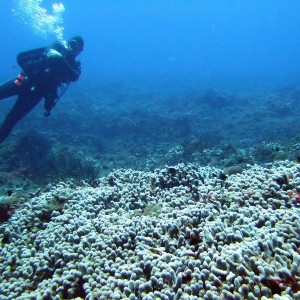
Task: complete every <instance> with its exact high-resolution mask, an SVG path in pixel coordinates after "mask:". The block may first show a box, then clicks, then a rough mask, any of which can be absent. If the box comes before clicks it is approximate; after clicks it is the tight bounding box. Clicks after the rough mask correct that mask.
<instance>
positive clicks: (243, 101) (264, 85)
mask: <svg viewBox="0 0 300 300" xmlns="http://www.w3.org/2000/svg"><path fill="white" fill-rule="evenodd" d="M21 2H22V1H21ZM37 2H38V1H36V3H37ZM18 3H20V2H19V1H8V0H7V1H5V0H2V1H1V6H0V14H1V19H0V25H1V29H2V30H1V33H0V36H1V45H2V49H1V53H0V56H1V59H0V61H1V68H0V80H1V81H5V80H6V79H8V78H10V77H12V76H15V75H16V74H17V73H18V71H19V67H18V66H17V63H16V55H17V54H18V53H19V52H21V51H25V50H29V49H34V48H36V47H41V46H46V45H51V43H53V42H54V41H55V40H56V36H55V34H53V32H48V34H46V35H45V36H41V35H40V34H38V33H37V32H36V30H35V28H34V27H33V26H32V24H30V22H26V20H21V17H20V16H16V15H15V14H14V13H13V11H14V10H15V9H16V8H17V7H18ZM25 3H26V2H25ZM38 5H40V6H41V7H43V8H46V9H47V10H48V15H49V14H51V10H52V8H51V5H52V1H41V3H38ZM63 5H64V7H65V12H64V13H63V15H62V17H63V26H64V31H63V34H64V38H65V39H66V40H67V39H69V38H70V37H72V36H73V35H78V34H79V35H81V36H83V37H84V39H85V48H84V52H83V53H82V54H81V55H80V56H79V60H80V61H81V63H82V75H81V78H80V80H79V81H78V82H76V83H74V84H72V85H71V86H70V88H69V90H68V91H67V93H66V94H65V95H64V97H63V98H62V99H61V100H60V102H59V104H58V105H57V106H56V107H55V109H54V110H53V113H52V116H51V117H50V118H47V119H45V118H44V117H43V107H42V104H41V105H40V106H39V107H37V108H35V109H34V111H32V112H31V113H30V114H29V115H28V116H26V118H24V119H23V120H22V121H21V122H20V123H19V124H18V125H17V126H16V128H15V129H14V132H13V134H12V135H11V136H10V138H9V140H8V142H12V143H13V142H15V141H18V139H20V137H22V135H23V134H26V131H27V130H33V131H34V132H35V133H37V134H38V135H40V136H41V137H42V139H46V140H47V143H45V144H48V142H49V143H50V144H51V145H52V150H51V151H53V147H54V148H55V147H56V148H57V149H61V147H76V149H77V150H78V151H85V153H88V155H91V156H92V157H93V158H95V159H96V160H98V161H100V162H101V164H102V165H103V164H104V165H106V163H107V162H110V163H111V162H112V161H122V164H117V163H116V164H114V163H111V165H110V167H120V166H121V167H130V166H131V163H132V160H134V159H135V158H137V157H138V158H141V157H143V158H145V159H151V158H153V157H155V155H156V154H157V155H163V157H165V156H164V155H165V154H166V153H168V151H169V150H170V149H171V148H173V147H176V146H178V145H179V146H181V147H186V145H189V146H188V149H185V151H184V160H185V161H189V160H190V159H192V158H194V156H195V155H194V154H195V153H198V154H199V151H200V152H201V151H203V149H206V148H210V147H220V145H224V144H228V143H233V144H234V145H236V146H239V147H243V146H245V147H246V146H247V147H250V146H252V145H254V144H255V143H264V142H282V141H284V139H288V140H292V139H294V138H295V139H297V137H298V133H297V128H299V120H298V119H299V118H298V116H299V112H300V106H299V101H300V93H299V86H300V55H299V53H300V18H299V11H300V2H299V1H298V0H289V1H283V0H263V1H254V0H245V1H238V0H230V1H223V0H222V1H221V0H219V1H217V0H214V1H208V0H207V1H204V0H197V1H194V0H188V1H179V0H174V1H158V0H154V1H146V0H145V1H141V0H140V1H137V0H131V1H116V0H115V1H92V0H86V1H77V2H75V1H71V0H65V1H63ZM24 9H25V8H24ZM12 104H13V99H11V100H7V101H2V102H1V103H0V108H1V109H0V118H4V116H5V114H6V113H8V111H9V109H10V107H11V106H12ZM296 142H298V140H296ZM43 144H44V143H43ZM6 145H9V144H6ZM285 147H289V146H288V145H285ZM273 148H274V147H273ZM273 148H272V149H273ZM267 150H268V149H267ZM12 151H14V150H12ZM58 152H59V151H58ZM263 153H264V152H263ZM86 155H87V154H86ZM103 155H106V156H105V159H104V157H103ZM114 155H115V156H114ZM251 155H252V154H251ZM246 156H247V155H246ZM201 157H202V156H201ZM248 157H250V154H249V155H248ZM283 157H286V156H283ZM131 158H133V159H131ZM271 158H274V156H272V155H271ZM130 159H131V162H130ZM181 159H183V157H181ZM199 159H200V158H199ZM103 160H105V162H103ZM218 160H219V158H218V159H217V161H216V162H218ZM179 161H180V160H177V156H176V155H175V158H174V157H173V158H172V159H171V160H170V161H164V162H172V163H176V162H179ZM242 161H244V162H245V160H242ZM144 162H145V161H144ZM200 162H201V163H202V162H203V161H202V160H201V159H200ZM39 163H40V162H39ZM228 164H230V163H228ZM139 167H141V165H140V166H139ZM105 169H106V166H105ZM108 169H109V168H108Z"/></svg>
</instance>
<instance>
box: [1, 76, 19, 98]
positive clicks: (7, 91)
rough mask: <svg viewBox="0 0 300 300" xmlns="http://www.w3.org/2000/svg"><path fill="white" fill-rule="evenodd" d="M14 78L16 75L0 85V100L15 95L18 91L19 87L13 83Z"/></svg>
mask: <svg viewBox="0 0 300 300" xmlns="http://www.w3.org/2000/svg"><path fill="white" fill-rule="evenodd" d="M16 79H17V77H16V78H13V79H10V80H8V81H6V82H4V83H3V84H1V85H0V100H2V99H4V98H8V97H11V96H15V95H17V94H18V93H19V91H20V88H21V87H20V86H17V85H16V84H15V81H16Z"/></svg>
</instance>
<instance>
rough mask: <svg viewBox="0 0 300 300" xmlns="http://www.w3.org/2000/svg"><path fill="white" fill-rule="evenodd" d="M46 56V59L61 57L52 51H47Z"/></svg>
mask: <svg viewBox="0 0 300 300" xmlns="http://www.w3.org/2000/svg"><path fill="white" fill-rule="evenodd" d="M46 55H47V57H48V58H55V57H62V55H61V54H60V53H59V52H58V51H56V50H54V49H49V50H48V52H47V54H46Z"/></svg>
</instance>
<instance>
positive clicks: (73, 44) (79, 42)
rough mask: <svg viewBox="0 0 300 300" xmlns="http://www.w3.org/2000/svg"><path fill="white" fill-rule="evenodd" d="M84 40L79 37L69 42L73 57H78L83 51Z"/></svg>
mask: <svg viewBox="0 0 300 300" xmlns="http://www.w3.org/2000/svg"><path fill="white" fill-rule="evenodd" d="M83 46H84V40H83V38H82V37H81V36H79V35H77V36H74V37H72V38H71V39H70V40H68V48H69V51H70V53H71V54H72V55H74V57H75V56H77V55H78V54H80V52H81V51H83Z"/></svg>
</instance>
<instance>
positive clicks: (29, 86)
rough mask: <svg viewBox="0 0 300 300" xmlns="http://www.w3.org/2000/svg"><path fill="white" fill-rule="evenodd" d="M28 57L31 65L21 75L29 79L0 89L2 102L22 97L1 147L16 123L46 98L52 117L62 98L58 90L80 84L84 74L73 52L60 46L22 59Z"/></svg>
mask: <svg viewBox="0 0 300 300" xmlns="http://www.w3.org/2000/svg"><path fill="white" fill-rule="evenodd" d="M50 49H54V50H56V51H57V52H59V53H60V54H61V56H60V55H52V56H48V55H47V53H48V51H49V50H50ZM27 53H29V55H28V56H27V57H26V55H25V59H23V62H26V63H29V64H28V65H26V63H24V65H25V67H24V68H23V69H24V70H23V72H21V73H20V74H24V75H25V76H24V75H19V77H16V78H13V79H11V80H9V81H7V82H5V83H4V84H2V85H0V100H2V99H4V98H7V97H11V96H15V95H17V96H18V98H17V100H16V103H15V104H14V106H13V108H12V109H11V111H10V112H9V113H8V115H7V116H6V118H5V120H4V122H3V123H2V125H1V127H0V143H1V142H3V141H4V140H5V139H6V138H7V137H8V135H9V133H10V132H11V130H12V129H13V127H14V126H15V125H16V123H17V122H18V121H19V120H20V119H22V118H23V117H24V116H25V115H26V114H28V113H29V112H30V111H31V110H32V109H33V108H34V107H35V106H36V105H37V104H38V103H39V102H40V101H41V100H42V98H45V104H44V107H45V110H46V113H45V116H48V115H50V111H51V109H52V108H53V107H54V106H55V103H56V100H57V98H58V94H57V89H58V87H59V86H61V85H62V84H63V83H70V82H71V81H76V80H77V79H78V78H79V76H80V73H81V67H80V62H78V61H76V60H75V56H74V55H73V54H72V52H71V51H68V50H67V49H66V48H64V47H63V46H62V45H61V44H60V43H55V44H54V45H53V46H52V47H50V48H40V49H36V50H32V51H29V52H25V53H21V54H20V55H21V57H22V54H27ZM32 53H34V55H32ZM23 57H24V55H23ZM32 60H33V61H32ZM21 61H22V59H21ZM23 62H22V63H23ZM22 63H21V64H20V62H19V64H20V65H21V67H23V65H22ZM26 69H27V70H26Z"/></svg>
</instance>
